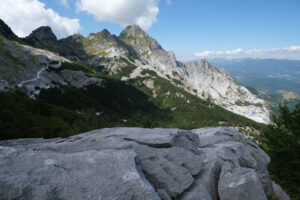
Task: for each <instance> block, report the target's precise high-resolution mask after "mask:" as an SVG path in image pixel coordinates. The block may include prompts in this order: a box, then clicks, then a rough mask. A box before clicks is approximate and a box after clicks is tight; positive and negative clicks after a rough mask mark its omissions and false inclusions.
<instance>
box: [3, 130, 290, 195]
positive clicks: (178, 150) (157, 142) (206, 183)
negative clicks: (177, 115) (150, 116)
mask: <svg viewBox="0 0 300 200" xmlns="http://www.w3.org/2000/svg"><path fill="white" fill-rule="evenodd" d="M269 162H270V158H269V157H268V155H266V154H265V153H264V152H263V151H262V150H261V149H260V148H259V147H258V146H257V145H256V144H255V143H253V142H251V141H249V140H248V139H246V138H245V137H244V136H243V135H242V134H241V133H239V132H237V131H236V130H235V129H233V128H228V127H218V128H202V129H196V130H191V131H184V130H179V129H162V128H156V129H143V128H107V129H101V130H95V131H92V132H89V133H84V134H80V135H76V136H72V137H69V138H65V139H61V138H56V139H49V140H46V139H18V140H7V141H0V199H30V200H32V199H33V200H34V199H72V200H76V199H116V200H117V199H118V200H119V199H121V200H127V199H128V200H135V199H136V200H138V199H158V200H159V199H166V200H167V199H189V200H190V199H191V200H193V199H195V200H196V199H199V200H218V199H220V200H226V199H241V200H243V199H249V200H251V199H253V200H259V199H266V198H267V196H268V195H271V194H273V195H275V194H276V196H277V197H279V199H289V198H288V196H287V195H286V194H285V193H284V192H283V191H282V190H281V188H280V187H279V186H278V185H276V184H275V183H273V182H272V180H271V179H270V177H269V174H268V171H267V165H268V163H269Z"/></svg>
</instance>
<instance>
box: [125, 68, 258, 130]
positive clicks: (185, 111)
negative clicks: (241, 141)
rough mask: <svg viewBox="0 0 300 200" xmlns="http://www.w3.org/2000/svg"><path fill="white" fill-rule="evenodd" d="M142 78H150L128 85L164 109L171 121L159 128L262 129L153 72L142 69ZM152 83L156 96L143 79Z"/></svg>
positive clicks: (131, 82) (163, 122) (134, 81)
mask: <svg viewBox="0 0 300 200" xmlns="http://www.w3.org/2000/svg"><path fill="white" fill-rule="evenodd" d="M142 75H144V76H147V75H148V76H149V77H151V79H150V78H149V77H143V78H141V77H138V78H135V79H132V80H130V81H129V83H130V84H132V85H134V86H135V87H136V88H138V89H139V90H141V91H142V92H143V93H145V94H146V95H148V96H149V99H150V100H151V101H152V102H153V103H154V104H155V105H156V106H157V107H159V108H160V109H162V110H167V111H168V112H167V113H168V114H169V116H170V117H171V119H172V120H171V121H165V120H161V121H160V124H159V125H160V126H162V127H169V128H171V127H178V128H184V129H193V128H199V127H204V126H219V122H221V121H222V122H226V125H230V126H235V127H237V126H239V127H246V126H249V127H254V128H255V129H258V130H259V129H261V128H262V127H263V125H262V124H259V123H256V122H254V121H252V120H250V119H248V118H245V117H243V116H240V115H236V114H234V113H232V112H229V111H227V110H225V109H223V108H221V107H219V106H217V105H215V104H213V103H210V102H207V101H204V100H201V99H200V98H198V97H196V96H194V95H192V94H190V93H188V92H186V91H185V90H184V89H181V88H178V87H176V86H174V85H172V84H171V83H170V82H169V81H168V80H166V79H163V78H161V77H159V76H158V75H157V74H156V73H155V72H154V71H150V70H144V71H143V72H142ZM148 79H150V80H153V81H154V85H155V89H154V91H155V93H156V96H155V97H154V95H153V90H152V89H149V88H147V87H146V86H145V85H144V84H143V81H144V80H148Z"/></svg>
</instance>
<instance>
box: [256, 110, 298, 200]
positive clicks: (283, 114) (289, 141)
mask: <svg viewBox="0 0 300 200" xmlns="http://www.w3.org/2000/svg"><path fill="white" fill-rule="evenodd" d="M261 143H262V145H263V148H264V149H265V151H266V152H267V153H268V154H269V156H270V157H271V163H270V165H269V170H270V172H271V174H272V175H274V176H275V177H274V178H275V179H276V181H278V182H279V183H280V184H281V185H282V186H283V187H284V188H286V189H287V191H288V193H289V194H290V195H291V196H292V197H293V199H300V184H299V180H300V104H298V105H297V106H296V107H295V109H294V110H293V111H290V110H289V109H288V107H287V105H283V106H279V115H278V116H275V115H274V116H273V123H272V124H270V125H269V126H267V128H265V129H264V130H263V132H262V135H261Z"/></svg>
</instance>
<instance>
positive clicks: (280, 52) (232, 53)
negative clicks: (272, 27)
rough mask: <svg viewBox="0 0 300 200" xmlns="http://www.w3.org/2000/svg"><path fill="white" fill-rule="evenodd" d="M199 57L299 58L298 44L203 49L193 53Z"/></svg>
mask: <svg viewBox="0 0 300 200" xmlns="http://www.w3.org/2000/svg"><path fill="white" fill-rule="evenodd" d="M195 56H196V57H200V58H228V59H233V58H274V59H293V60H300V46H291V47H286V48H273V49H250V50H243V49H241V48H239V49H235V50H227V51H203V52H199V53H195Z"/></svg>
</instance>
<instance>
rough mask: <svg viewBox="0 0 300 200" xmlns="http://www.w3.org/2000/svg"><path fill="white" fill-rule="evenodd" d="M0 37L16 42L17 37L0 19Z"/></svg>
mask: <svg viewBox="0 0 300 200" xmlns="http://www.w3.org/2000/svg"><path fill="white" fill-rule="evenodd" d="M0 35H2V36H3V37H4V38H6V39H9V40H16V39H18V36H16V35H15V34H14V33H13V32H12V30H11V29H10V28H9V26H7V24H5V22H4V21H3V20H2V19H0Z"/></svg>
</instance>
